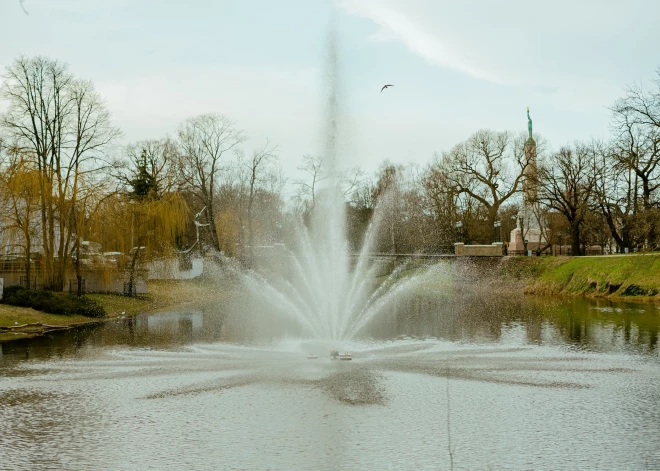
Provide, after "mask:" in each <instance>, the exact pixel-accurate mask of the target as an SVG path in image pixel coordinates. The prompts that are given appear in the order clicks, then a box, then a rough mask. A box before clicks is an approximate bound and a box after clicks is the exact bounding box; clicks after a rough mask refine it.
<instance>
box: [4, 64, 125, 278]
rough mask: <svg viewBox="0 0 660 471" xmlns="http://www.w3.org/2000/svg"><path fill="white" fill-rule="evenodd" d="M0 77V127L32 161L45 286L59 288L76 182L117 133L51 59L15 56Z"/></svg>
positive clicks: (84, 88) (100, 107) (86, 91)
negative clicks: (4, 106) (0, 105)
mask: <svg viewBox="0 0 660 471" xmlns="http://www.w3.org/2000/svg"><path fill="white" fill-rule="evenodd" d="M4 79H5V81H4V84H3V86H2V88H1V89H0V96H1V97H2V98H4V99H5V100H7V101H8V102H9V108H8V110H7V112H6V113H5V114H4V115H3V116H2V117H1V118H0V126H1V127H2V128H4V129H5V130H6V132H7V133H8V134H9V135H10V136H11V138H12V140H15V141H16V142H17V143H18V145H19V147H20V149H21V151H23V152H26V153H27V154H29V155H32V156H34V159H35V161H36V164H37V168H38V171H39V172H40V175H41V178H40V179H39V182H40V195H41V204H40V206H41V207H40V210H41V231H42V239H43V250H44V262H45V269H46V277H47V282H46V286H47V287H49V288H51V289H55V290H61V289H62V288H63V285H64V278H65V273H66V270H67V267H68V264H69V262H70V250H71V227H70V225H69V223H70V221H71V220H72V217H71V215H72V211H73V208H74V206H75V203H76V200H77V197H78V192H79V189H80V185H81V182H82V181H83V180H84V175H85V174H87V173H90V172H95V171H98V170H99V169H100V168H103V167H104V165H105V163H104V162H103V161H102V157H103V153H104V150H105V148H106V147H107V145H108V144H109V143H111V142H112V141H113V140H114V139H115V138H117V137H118V136H119V134H120V132H119V130H118V129H117V128H115V127H113V126H112V125H111V123H110V114H109V112H108V110H107V108H106V106H105V104H104V102H103V100H102V99H101V98H100V96H99V95H98V93H96V91H95V90H94V87H93V85H92V84H91V82H88V81H82V80H76V79H75V78H74V76H73V75H72V74H70V73H69V72H68V71H67V67H66V65H64V64H62V63H60V62H58V61H56V60H51V59H48V58H44V57H36V58H31V59H30V58H25V57H20V58H19V59H17V60H16V61H14V63H13V64H12V65H10V66H9V67H7V69H6V73H5V75H4Z"/></svg>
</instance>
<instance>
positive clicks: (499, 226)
mask: <svg viewBox="0 0 660 471" xmlns="http://www.w3.org/2000/svg"><path fill="white" fill-rule="evenodd" d="M494 226H495V242H497V243H499V242H502V221H499V220H498V221H495V223H494Z"/></svg>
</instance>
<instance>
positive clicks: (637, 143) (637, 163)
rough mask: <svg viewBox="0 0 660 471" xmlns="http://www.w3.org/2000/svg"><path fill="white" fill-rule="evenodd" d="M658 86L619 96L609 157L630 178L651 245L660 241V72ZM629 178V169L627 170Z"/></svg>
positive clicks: (632, 194)
mask: <svg viewBox="0 0 660 471" xmlns="http://www.w3.org/2000/svg"><path fill="white" fill-rule="evenodd" d="M656 85H657V89H656V90H653V91H650V92H647V91H644V90H643V89H642V88H641V87H631V88H629V89H628V91H627V95H626V96H625V97H623V98H622V99H620V100H618V101H617V102H616V103H615V105H614V107H613V109H612V111H613V114H614V121H613V127H614V130H615V132H616V137H615V139H614V142H613V145H612V152H610V154H609V157H610V159H609V160H610V161H611V163H612V164H613V165H614V166H615V167H616V168H617V170H619V171H621V172H627V173H628V174H629V175H628V177H627V178H628V180H629V187H630V188H629V194H628V198H627V199H628V201H629V202H630V203H631V205H632V214H633V215H634V218H635V219H639V218H638V217H637V216H641V214H642V213H644V215H643V217H642V220H644V221H645V222H646V223H648V230H647V231H646V232H645V233H644V235H643V236H642V238H643V239H644V240H643V241H642V242H643V243H648V244H650V245H651V248H654V247H656V246H657V244H658V240H657V239H658V227H657V224H658V218H659V217H660V214H659V211H658V198H657V196H656V194H657V190H658V188H660V72H659V77H658V79H657V80H656ZM624 178H625V173H624Z"/></svg>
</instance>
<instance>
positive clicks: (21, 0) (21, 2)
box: [18, 0, 30, 16]
mask: <svg viewBox="0 0 660 471" xmlns="http://www.w3.org/2000/svg"><path fill="white" fill-rule="evenodd" d="M24 2H25V0H18V3H20V4H21V8H22V9H23V13H25V14H26V15H28V16H29V15H30V14H29V13H28V12H27V10H26V9H25V7H24V6H23V3H24Z"/></svg>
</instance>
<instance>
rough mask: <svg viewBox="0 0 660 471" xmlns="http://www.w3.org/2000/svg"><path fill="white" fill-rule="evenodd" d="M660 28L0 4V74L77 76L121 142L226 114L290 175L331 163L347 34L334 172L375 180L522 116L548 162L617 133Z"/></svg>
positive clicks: (562, 9) (376, 5)
mask: <svg viewBox="0 0 660 471" xmlns="http://www.w3.org/2000/svg"><path fill="white" fill-rule="evenodd" d="M23 8H24V9H25V10H26V11H27V14H26V13H25V12H24V11H23ZM658 18H660V2H659V1H657V0H628V1H626V2H622V1H620V0H579V1H576V0H570V1H569V0H554V1H553V2H532V1H530V0H526V1H522V0H504V1H499V2H496V1H493V0H453V1H449V0H277V1H275V0H212V1H210V0H209V1H207V0H190V1H186V2H183V1H163V0H158V1H156V0H102V1H99V0H23V2H22V4H21V2H20V0H0V68H2V69H4V68H5V67H6V66H7V65H9V64H11V62H12V61H13V60H14V59H16V58H17V57H18V56H19V55H26V56H35V55H45V56H49V57H51V58H56V59H59V60H61V61H63V62H65V63H67V64H69V67H70V71H71V72H73V73H74V74H75V75H76V76H78V77H81V78H86V79H91V80H92V81H93V82H94V84H95V86H96V88H97V90H98V91H99V92H100V94H101V95H102V96H103V97H104V99H105V100H106V103H107V106H108V108H109V109H110V111H111V113H112V116H113V121H114V124H115V125H117V126H119V127H120V128H121V129H122V131H123V133H124V135H123V137H122V142H123V143H129V142H133V141H136V140H143V139H158V138H161V137H164V136H167V135H170V136H173V135H174V134H175V133H176V129H177V127H178V126H179V124H180V123H181V122H182V121H184V120H185V119H186V118H188V117H190V116H194V115H197V114H201V113H209V112H215V113H221V114H223V115H225V116H228V117H229V118H231V119H233V120H235V121H236V125H237V127H238V128H240V129H243V130H244V132H245V134H246V135H247V136H248V137H249V140H248V141H247V142H246V144H245V146H246V151H247V152H249V151H250V149H251V148H254V147H259V146H261V145H262V144H263V143H264V142H265V140H266V139H269V140H270V141H271V142H272V143H274V144H276V145H277V146H278V149H279V155H280V160H281V162H282V166H283V169H284V171H285V173H287V174H289V175H291V176H292V177H295V172H296V167H297V166H298V165H299V164H300V160H301V158H302V156H303V155H304V154H319V153H322V152H323V142H324V139H323V136H324V122H325V121H324V103H325V100H326V98H325V94H326V90H327V70H328V67H327V65H326V63H327V56H328V53H327V45H328V38H329V36H330V31H335V35H336V37H337V42H338V50H339V73H340V82H341V87H340V91H341V103H342V106H341V109H342V112H343V118H342V120H343V123H344V125H345V126H344V127H345V129H347V133H346V136H345V139H346V145H345V147H344V148H343V150H342V155H341V156H340V160H341V161H342V162H343V163H344V164H346V165H361V166H362V167H363V168H364V169H365V170H366V171H368V172H372V171H374V170H375V169H376V168H377V167H378V165H379V164H380V163H381V162H382V161H384V160H386V159H387V160H390V161H392V162H395V163H409V162H414V163H418V164H420V165H424V164H426V163H427V162H429V161H430V160H431V159H432V156H433V154H434V152H438V153H440V152H442V151H444V150H449V149H450V148H451V147H452V146H453V145H455V144H457V143H458V142H460V141H462V140H464V139H466V138H468V137H469V136H470V135H471V134H472V133H474V132H475V131H477V130H479V129H481V128H490V129H494V130H499V131H502V130H510V131H516V132H520V131H523V132H524V131H525V130H526V129H527V118H526V108H527V107H528V106H529V107H530V110H531V116H532V118H533V120H534V132H535V133H540V134H542V135H543V136H544V137H545V138H546V139H547V140H548V141H549V144H550V146H551V147H553V148H558V147H560V146H562V145H565V144H568V143H571V142H573V141H575V140H588V139H591V138H599V137H606V136H607V135H608V132H609V122H610V112H609V110H608V107H609V106H611V105H612V103H613V102H614V101H615V100H616V99H617V98H618V97H620V96H622V95H623V93H624V90H625V87H626V86H627V85H631V84H635V83H647V82H648V81H649V80H651V79H652V78H654V77H655V76H656V71H657V69H658V67H659V66H660V56H658V54H657V45H658V44H659V43H660V30H659V29H658V27H657V19H658ZM386 83H388V84H390V83H391V84H394V87H392V88H389V89H387V90H385V91H384V92H383V93H380V88H381V87H382V85H384V84H386ZM5 107H6V104H5V103H0V110H2V109H4V108H5Z"/></svg>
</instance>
